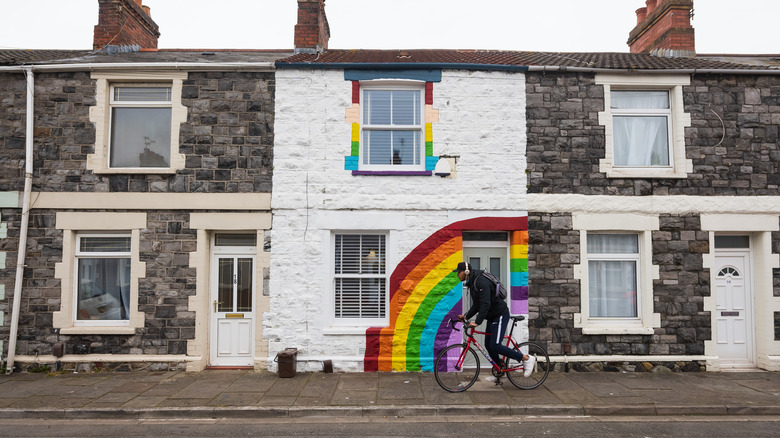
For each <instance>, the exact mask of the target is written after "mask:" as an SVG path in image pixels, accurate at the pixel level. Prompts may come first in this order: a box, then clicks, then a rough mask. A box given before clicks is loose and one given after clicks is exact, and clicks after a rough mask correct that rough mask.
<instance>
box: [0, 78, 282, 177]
mask: <svg viewBox="0 0 780 438" xmlns="http://www.w3.org/2000/svg"><path fill="white" fill-rule="evenodd" d="M0 101H2V102H3V107H2V109H0V115H2V116H3V117H0V148H2V150H0V176H2V178H1V179H0V190H4V191H5V190H22V188H23V186H24V181H23V176H24V175H23V172H24V168H23V163H24V137H25V133H24V129H25V111H26V95H25V79H24V75H21V74H15V75H10V74H3V75H0ZM182 104H183V105H184V106H186V107H187V108H188V109H187V111H188V121H187V123H185V124H182V126H181V131H180V133H181V135H180V141H181V144H180V146H179V151H180V152H181V153H183V154H185V155H186V166H185V168H184V169H182V170H179V171H178V172H177V173H176V174H175V175H153V174H148V175H143V174H141V175H122V174H119V175H96V174H93V173H92V172H91V171H87V170H86V156H87V155H88V154H91V153H94V142H95V127H94V125H93V124H92V123H91V122H90V121H89V107H90V106H94V105H95V83H94V81H93V80H92V79H90V77H89V74H88V73H85V72H75V73H47V74H44V73H39V74H36V76H35V134H34V135H35V158H34V159H35V162H34V169H35V171H34V179H33V190H35V191H46V192H59V191H63V192H175V193H190V192H191V193H195V192H208V193H251V192H265V193H269V192H270V191H271V176H272V175H271V174H272V162H273V143H274V137H273V120H274V78H273V74H272V73H249V72H247V73H243V72H242V73H191V74H190V75H189V79H188V80H187V81H185V83H184V87H183V89H182Z"/></svg>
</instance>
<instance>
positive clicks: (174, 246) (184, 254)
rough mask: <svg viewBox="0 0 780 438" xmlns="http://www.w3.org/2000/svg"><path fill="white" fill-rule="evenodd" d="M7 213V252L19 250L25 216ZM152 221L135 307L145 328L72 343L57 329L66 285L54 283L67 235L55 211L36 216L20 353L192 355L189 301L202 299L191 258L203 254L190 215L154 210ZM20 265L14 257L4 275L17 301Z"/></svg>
mask: <svg viewBox="0 0 780 438" xmlns="http://www.w3.org/2000/svg"><path fill="white" fill-rule="evenodd" d="M2 214H3V217H4V218H6V217H7V218H8V221H9V232H8V235H9V238H8V239H6V240H4V241H0V247H5V246H7V245H10V246H11V247H12V248H13V249H14V250H15V248H16V245H17V243H18V238H19V224H20V221H21V215H20V214H19V212H18V210H17V211H14V210H3V211H2ZM147 214H148V215H147V227H146V228H145V229H143V230H142V231H141V237H140V248H139V250H140V261H142V262H145V263H146V272H145V277H144V278H141V279H140V280H139V291H138V295H139V300H138V303H137V304H135V305H137V306H138V309H139V311H140V312H141V313H143V314H144V315H145V316H144V320H145V325H144V327H143V328H142V329H139V330H137V331H136V334H135V335H132V336H127V335H121V336H113V335H69V336H66V335H60V334H58V333H57V330H56V329H53V328H52V314H53V312H55V311H58V310H60V303H61V300H62V299H63V297H62V289H61V284H60V280H59V279H56V278H54V265H55V264H56V263H58V262H60V261H62V257H63V255H62V232H61V231H60V230H57V229H55V228H54V227H55V215H56V212H55V211H49V210H46V211H39V210H33V212H32V213H31V215H30V229H29V233H28V239H29V240H28V250H27V259H26V260H27V262H26V263H27V267H26V269H25V274H24V283H23V294H22V301H21V311H20V318H19V338H18V343H17V353H18V354H22V355H35V354H41V355H43V354H51V353H52V345H53V344H54V343H55V342H65V343H66V345H67V347H66V350H65V352H66V353H67V354H160V355H163V354H186V353H187V340H188V339H193V338H194V337H195V313H194V312H191V311H189V309H188V305H189V297H190V296H191V295H194V294H195V269H194V268H190V267H189V255H190V252H192V251H195V249H196V232H195V231H194V230H190V229H189V214H188V213H183V212H176V211H153V212H148V213H147ZM6 241H9V242H8V243H6ZM9 249H10V248H9ZM15 264H16V253H15V251H13V252H9V260H8V263H7V266H8V267H10V269H4V270H2V271H0V276H1V277H0V281H2V282H3V284H6V297H7V298H11V297H12V296H13V293H12V292H13V286H12V285H13V277H14V274H15V271H14V269H13V268H14V266H15ZM9 285H10V286H9ZM66 299H67V298H66ZM8 302H9V303H10V300H8ZM8 316H9V317H10V314H9V315H8ZM7 330H8V327H7V325H4V326H3V327H0V333H3V334H4V335H6V336H7Z"/></svg>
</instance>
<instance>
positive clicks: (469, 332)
mask: <svg viewBox="0 0 780 438" xmlns="http://www.w3.org/2000/svg"><path fill="white" fill-rule="evenodd" d="M450 322H451V323H452V328H453V329H454V330H458V329H457V328H455V324H457V323H461V324H463V340H464V342H465V345H464V347H463V351H461V353H460V356H459V357H458V361H457V362H456V363H455V367H456V368H457V369H460V368H461V367H462V366H463V359H464V357H465V356H466V352H467V351H468V349H469V347H471V346H472V345H474V346H476V347H477V351H479V352H480V353H482V356H484V357H485V359H487V361H488V362H489V363H490V365H492V367H493V369H495V370H496V371H499V372H507V371H517V370H522V369H524V367H523V364H522V363H520V364H518V366H515V367H508V368H501V367H500V366H499V365H498V364H497V363H496V362H495V361H493V359H492V358H491V357H490V353H488V351H487V349H486V348H485V347H484V346H482V344H480V343H479V341H477V339H476V338H475V337H474V334H478V335H490V332H481V331H479V330H477V329H476V328H475V327H469V326H467V325H466V323H465V322H464V321H458V320H454V319H453V320H450ZM514 329H515V322H513V323H512V330H510V331H509V334H508V335H505V336H504V339H506V340H507V344H506V345H507V347H509V348H513V347H514V348H518V345H517V343H516V342H515V340H514V339H512V333H513V332H514ZM504 358H506V356H504ZM504 363H509V361H507V360H504Z"/></svg>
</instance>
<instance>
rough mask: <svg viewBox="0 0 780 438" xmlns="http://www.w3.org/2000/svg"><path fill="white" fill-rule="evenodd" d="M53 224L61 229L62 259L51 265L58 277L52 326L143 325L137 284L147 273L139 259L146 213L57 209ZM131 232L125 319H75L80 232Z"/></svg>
mask: <svg viewBox="0 0 780 438" xmlns="http://www.w3.org/2000/svg"><path fill="white" fill-rule="evenodd" d="M56 228H57V229H60V230H62V262H59V263H56V264H55V265H54V278H57V279H59V280H60V284H61V295H60V310H59V311H55V312H54V313H53V315H52V326H53V327H54V328H56V329H59V330H60V333H61V334H63V335H82V334H102V335H133V334H135V333H136V329H140V328H143V327H144V319H145V316H144V313H143V312H141V311H140V310H139V301H138V296H139V293H138V287H139V282H140V279H141V278H144V277H145V276H146V263H145V262H142V261H140V240H141V230H142V229H144V228H146V213H129V212H126V213H113V212H111V213H108V212H58V213H57V216H56ZM87 235H92V236H97V235H113V236H116V235H129V236H130V299H129V305H130V306H129V310H130V313H129V315H128V319H127V320H109V321H100V322H99V323H97V324H96V323H95V322H96V321H91V320H89V321H85V320H81V321H79V320H77V318H76V311H77V310H76V309H77V308H78V306H77V303H76V300H77V299H78V287H77V281H78V260H77V258H76V253H77V251H78V249H79V248H78V244H79V237H80V236H87Z"/></svg>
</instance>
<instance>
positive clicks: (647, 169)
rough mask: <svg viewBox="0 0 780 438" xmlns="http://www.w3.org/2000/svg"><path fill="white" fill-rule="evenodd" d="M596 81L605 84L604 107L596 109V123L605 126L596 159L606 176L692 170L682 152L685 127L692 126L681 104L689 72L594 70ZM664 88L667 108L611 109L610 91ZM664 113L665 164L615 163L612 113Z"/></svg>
mask: <svg viewBox="0 0 780 438" xmlns="http://www.w3.org/2000/svg"><path fill="white" fill-rule="evenodd" d="M596 84H597V85H602V86H603V87H604V111H601V112H599V113H598V117H599V124H600V125H603V126H604V129H605V157H604V158H603V159H601V160H600V162H599V170H600V171H601V172H603V173H605V174H606V175H607V177H608V178H686V177H687V176H688V174H689V173H692V172H693V160H690V159H687V158H686V155H685V149H686V148H685V128H686V127H689V126H691V116H690V114H689V113H686V112H685V108H684V106H683V96H682V88H683V86H686V85H690V77H689V76H687V75H686V76H681V75H660V74H659V75H647V74H645V75H630V76H629V75H621V74H607V73H605V74H597V75H596ZM613 90H614V91H666V92H667V93H668V97H669V110H668V112H667V111H666V110H663V111H660V110H652V109H650V108H648V109H644V110H642V109H614V108H612V91H613ZM632 115H633V116H643V115H644V116H647V115H652V116H660V115H664V116H666V117H667V136H668V140H667V141H668V148H669V152H668V153H669V165H668V166H653V165H650V166H628V165H619V164H616V163H615V161H614V160H615V144H614V122H613V120H614V117H621V116H632Z"/></svg>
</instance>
